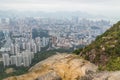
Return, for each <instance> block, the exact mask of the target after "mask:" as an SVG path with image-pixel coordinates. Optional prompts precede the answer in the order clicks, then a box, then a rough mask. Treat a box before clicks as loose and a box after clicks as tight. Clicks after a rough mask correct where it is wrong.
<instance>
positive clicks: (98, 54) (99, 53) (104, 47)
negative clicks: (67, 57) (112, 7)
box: [74, 21, 120, 71]
mask: <svg viewBox="0 0 120 80" xmlns="http://www.w3.org/2000/svg"><path fill="white" fill-rule="evenodd" d="M74 53H76V54H79V55H80V56H82V57H84V58H85V59H86V60H89V61H91V62H92V63H95V64H96V65H99V69H100V70H109V71H114V70H120V21H119V22H118V23H116V24H114V25H113V26H112V27H111V28H110V29H108V30H107V31H106V32H105V33H103V34H102V35H100V36H98V37H97V38H96V40H95V41H93V42H92V43H91V44H90V45H88V46H86V47H85V48H83V49H79V50H76V51H74Z"/></svg>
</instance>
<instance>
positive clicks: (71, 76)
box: [4, 54, 97, 80]
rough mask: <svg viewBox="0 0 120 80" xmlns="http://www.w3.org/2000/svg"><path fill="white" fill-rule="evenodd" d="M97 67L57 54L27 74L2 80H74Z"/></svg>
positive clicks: (71, 56)
mask: <svg viewBox="0 0 120 80" xmlns="http://www.w3.org/2000/svg"><path fill="white" fill-rule="evenodd" d="M96 70H97V66H95V65H94V64H92V63H90V62H89V61H86V60H83V59H82V58H80V57H79V56H76V55H73V54H57V55H54V56H52V57H49V58H48V59H46V60H44V61H41V62H39V63H38V64H36V65H35V66H33V67H32V68H31V69H30V70H29V73H27V74H24V75H20V76H14V77H9V78H6V79H4V80H76V79H78V78H80V77H82V76H85V75H86V72H88V71H90V72H96Z"/></svg>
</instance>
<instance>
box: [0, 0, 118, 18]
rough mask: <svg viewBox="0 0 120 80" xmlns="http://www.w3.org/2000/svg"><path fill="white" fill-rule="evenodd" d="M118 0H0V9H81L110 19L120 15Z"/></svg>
mask: <svg viewBox="0 0 120 80" xmlns="http://www.w3.org/2000/svg"><path fill="white" fill-rule="evenodd" d="M119 3H120V1H119V0H1V1H0V10H18V11H44V12H56V11H81V12H86V13H89V14H93V15H102V16H106V17H108V18H110V19H111V18H112V19H116V20H117V19H118V17H119V16H120V5H119Z"/></svg>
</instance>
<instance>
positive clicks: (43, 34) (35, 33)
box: [32, 29, 49, 38]
mask: <svg viewBox="0 0 120 80" xmlns="http://www.w3.org/2000/svg"><path fill="white" fill-rule="evenodd" d="M36 37H41V38H42V37H49V35H48V31H47V30H41V29H33V30H32V38H36Z"/></svg>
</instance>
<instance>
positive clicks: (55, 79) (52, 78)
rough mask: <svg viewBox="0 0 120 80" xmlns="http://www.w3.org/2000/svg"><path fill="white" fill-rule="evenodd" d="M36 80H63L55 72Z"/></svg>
mask: <svg viewBox="0 0 120 80" xmlns="http://www.w3.org/2000/svg"><path fill="white" fill-rule="evenodd" d="M36 80H62V79H61V77H60V76H59V75H58V74H57V73H56V72H55V71H51V72H48V73H47V74H44V75H42V76H40V77H38V78H37V79H36Z"/></svg>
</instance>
